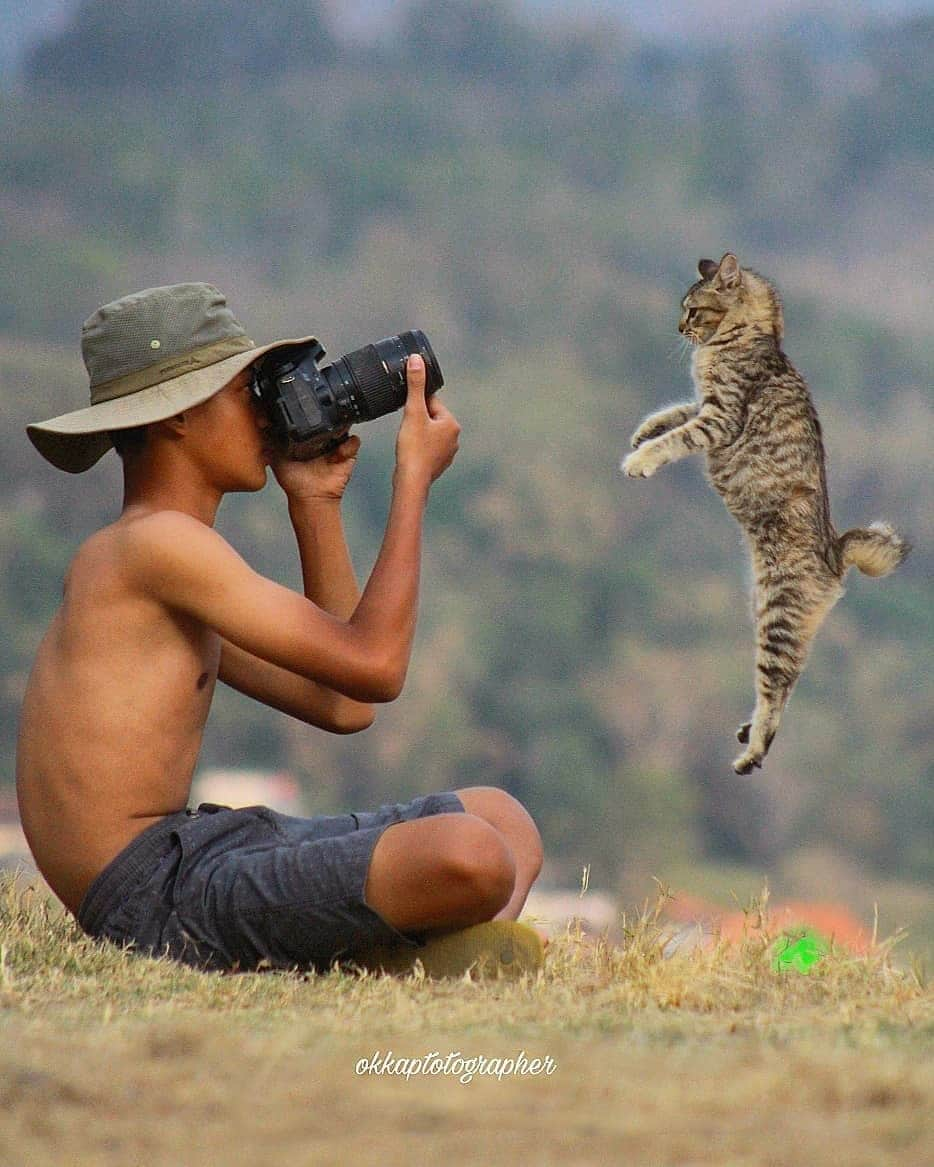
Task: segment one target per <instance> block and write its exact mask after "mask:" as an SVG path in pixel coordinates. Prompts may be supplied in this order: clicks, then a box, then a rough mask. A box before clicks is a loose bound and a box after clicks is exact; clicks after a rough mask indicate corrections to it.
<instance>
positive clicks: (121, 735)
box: [17, 283, 541, 972]
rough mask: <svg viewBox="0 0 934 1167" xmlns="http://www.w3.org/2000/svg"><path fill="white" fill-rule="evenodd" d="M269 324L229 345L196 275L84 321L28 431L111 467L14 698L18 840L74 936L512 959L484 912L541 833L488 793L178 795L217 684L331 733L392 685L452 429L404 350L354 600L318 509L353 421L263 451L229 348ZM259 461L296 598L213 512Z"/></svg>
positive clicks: (238, 949) (151, 943)
mask: <svg viewBox="0 0 934 1167" xmlns="http://www.w3.org/2000/svg"><path fill="white" fill-rule="evenodd" d="M303 339H304V340H310V339H311V338H307V337H306V338H303ZM294 343H296V342H295V341H294V340H293V341H280V342H277V343H276V344H271V345H265V346H256V345H254V343H253V342H252V341H251V340H249V339H248V338H247V336H246V334H245V333H244V330H243V328H242V327H241V325H240V324H239V323H238V322H237V320H236V319H235V318H234V316H233V315H232V313H231V312H230V310H229V308H228V307H227V304H226V300H225V298H224V297H223V296H222V295H221V294H220V292H218V291H217V289H216V288H214V287H212V286H211V285H208V284H195V283H192V284H175V285H172V286H169V287H163V288H151V289H147V290H146V291H143V292H139V293H137V294H135V295H131V296H127V297H124V298H123V299H121V300H117V301H114V302H113V303H111V304H107V305H105V306H104V307H102V308H101V309H99V310H98V312H96V313H95V314H94V315H93V316H92V317H91V318H90V319H89V320H88V321H87V322H86V323H85V325H84V329H83V332H82V352H83V356H84V361H85V365H86V366H87V369H88V373H89V375H90V383H91V405H90V407H89V408H87V409H82V410H78V411H76V412H74V413H69V414H65V415H63V416H62V417H58V418H55V419H53V420H51V421H48V422H44V423H42V424H36V425H31V426H29V427H28V433H29V436H30V438H31V440H32V442H33V444H34V445H35V446H36V448H37V449H38V450H39V452H40V453H41V454H42V455H43V456H44V457H45V458H47V459H48V460H49V461H50V462H52V463H53V464H54V465H55V466H57V467H59V468H60V469H63V470H67V471H71V472H73V473H77V472H80V471H83V470H86V469H88V468H89V467H90V466H92V465H93V464H94V463H95V462H96V461H97V460H98V459H99V458H100V457H101V456H102V454H103V453H104V452H105V451H106V450H107V449H109V448H110V446H111V445H113V446H116V448H117V450H118V452H119V454H120V456H121V458H122V461H123V470H124V484H125V485H124V499H123V509H122V512H121V514H120V517H119V518H118V519H117V520H116V522H114V523H112V524H111V525H110V526H108V527H105V528H104V529H103V530H101V531H99V532H97V533H96V534H94V535H92V536H91V537H90V538H89V539H88V540H87V541H86V542H85V543H84V544H83V546H82V547H81V548H80V549H79V550H78V552H77V554H76V556H75V558H74V560H73V562H72V564H71V566H70V568H69V571H68V574H67V577H66V580H65V589H64V599H63V602H62V606H61V608H60V609H59V611H58V612H57V614H56V615H55V617H54V619H53V621H52V624H51V626H50V628H49V630H48V632H47V634H46V636H45V638H44V640H43V641H42V644H41V646H40V648H39V650H38V653H37V656H36V661H35V665H34V668H33V671H32V675H31V678H30V681H29V685H28V689H27V692H26V697H25V700H24V704H23V711H22V723H21V729H20V739H19V749H18V760H17V792H18V797H19V805H20V813H21V817H22V823H23V829H24V831H25V833H26V837H27V839H28V841H29V845H30V847H31V849H32V852H33V855H34V857H35V860H36V863H37V865H38V867H39V870H40V871H41V872H42V874H43V875H44V876H45V878H46V880H47V881H48V883H49V885H50V886H51V888H52V890H53V891H54V892H55V893H56V894H57V895H58V896H59V897H60V898H61V900H62V901H63V902H64V904H65V905H66V906H67V907H68V908H69V909H70V910H71V911H72V912H73V913H74V914H75V915H76V917H77V919H78V922H79V923H80V925H81V926H82V928H83V929H84V930H85V931H86V932H88V933H89V934H91V935H93V936H103V937H107V938H109V939H111V940H113V941H116V942H117V943H132V944H133V945H134V946H135V947H136V948H137V949H138V950H140V951H142V952H148V953H154V954H160V953H165V954H168V955H169V956H171V957H174V958H175V959H178V960H181V961H184V962H186V963H189V964H193V965H197V966H201V967H206V968H215V969H230V968H240V969H249V968H256V967H257V966H261V967H274V968H287V967H296V966H298V967H303V968H306V967H316V968H327V967H328V966H329V965H330V964H331V963H332V962H334V961H342V962H343V961H354V960H356V961H357V962H358V963H366V962H367V959H368V956H367V954H369V953H372V952H378V953H381V954H382V957H381V963H382V964H383V966H384V967H386V966H387V965H390V964H391V963H392V961H393V960H394V959H395V960H396V961H397V967H398V958H399V957H401V959H402V966H403V967H404V966H405V964H406V962H408V964H411V963H412V961H413V960H414V958H415V957H416V956H419V957H424V958H425V963H426V967H429V966H430V959H429V958H430V956H431V952H432V945H435V946H436V948H437V946H438V945H439V944H440V945H442V946H446V947H444V953H446V955H445V956H444V958H443V959H444V960H445V961H447V964H446V965H445V968H446V970H448V971H454V972H457V971H460V967H461V966H462V967H463V968H466V967H468V966H469V964H470V963H471V961H472V960H474V959H475V958H476V957H477V956H481V955H482V956H485V957H491V956H492V958H493V960H495V959H496V956H497V952H499V953H500V955H503V954H504V953H507V952H508V955H505V956H504V959H509V957H512V958H514V961H515V960H518V962H519V964H524V966H525V967H535V965H536V964H537V963H539V962H540V958H541V949H540V944H539V942H538V938H537V936H535V934H534V933H533V932H532V930H531V929H528V928H525V927H524V926H523V925H519V924H514V923H506V922H507V921H514V920H515V919H516V917H517V916H518V914H519V912H520V910H521V908H522V906H523V904H524V902H525V898H526V895H527V893H528V891H529V888H530V886H531V884H532V882H533V881H534V879H535V878H536V876H537V874H538V871H539V867H540V865H541V841H540V839H539V836H538V832H537V830H536V828H535V825H534V823H533V822H532V819H531V818H530V816H529V815H528V813H527V812H526V811H525V809H524V808H523V807H522V806H521V805H520V804H519V803H518V802H517V801H516V800H515V799H513V798H512V797H510V796H509V795H508V794H506V793H505V792H503V791H501V790H497V789H494V788H490V787H482V786H478V787H471V788H469V789H465V790H458V791H456V792H448V793H442V794H434V795H429V796H426V797H421V798H416V799H415V800H414V801H412V802H408V803H402V804H398V805H394V806H384V807H382V808H380V809H379V810H377V811H374V812H368V813H360V814H347V815H336V816H319V817H315V818H308V819H304V818H294V817H290V816H286V815H281V814H278V813H276V812H274V811H272V810H270V809H268V808H266V807H250V808H245V809H239V810H231V809H230V808H227V807H217V806H213V805H211V804H203V805H202V806H201V807H199V808H198V809H197V810H189V809H187V808H186V803H187V800H188V795H189V791H190V787H191V781H192V776H193V774H194V770H195V766H196V763H197V760H198V752H199V749H200V746H201V738H202V732H203V729H204V724H205V721H206V719H207V715H208V710H209V708H210V704H211V698H212V695H213V692H214V685H215V682H216V681H217V679H218V678H220V680H221V681H223V682H225V683H226V684H228V685H232V686H233V687H234V688H236V689H239V690H240V691H241V692H243V693H246V694H248V695H249V696H251V697H254V698H256V699H257V700H258V701H262V702H264V703H265V704H267V705H270V706H272V707H273V708H275V709H279V710H282V711H284V712H286V713H288V714H291V715H292V716H293V717H297V718H299V719H301V720H302V721H305V722H307V723H308V724H309V725H313V726H318V727H319V728H321V729H324V730H329V731H331V732H333V733H354V732H357V731H358V730H362V729H365V728H366V727H367V726H368V725H370V723H371V722H372V720H373V716H374V709H373V706H374V704H378V703H383V702H388V701H392V700H394V699H395V698H396V697H397V696H398V695H399V693H400V691H401V689H402V686H403V683H404V680H405V675H406V670H407V667H408V663H409V656H410V653H411V648H412V638H413V633H414V629H415V620H416V611H417V606H418V583H419V561H420V551H421V538H422V520H423V515H424V511H425V506H426V502H427V497H428V491H429V487H430V485H431V483H432V482H433V481H434V480H435V479H436V478H437V477H438V476H439V475H440V474H442V473H443V472H444V470H445V469H446V468H447V467H448V466H449V465H450V463H451V461H452V460H453V458H454V455H455V453H456V450H457V441H458V432H459V427H458V424H457V422H456V420H455V419H454V417H453V416H452V414H451V413H450V412H449V411H448V410H447V409H446V408H445V406H444V405H443V404H442V403H441V402H440V401H438V400H437V399H436V398H434V397H429V398H428V399H427V400H426V397H425V369H424V363H423V362H422V360H421V358H419V357H413V358H411V359H410V360H409V362H408V365H407V368H406V377H407V382H408V386H409V392H408V398H407V402H406V405H405V408H404V412H403V416H402V422H401V425H400V428H399V435H398V440H397V444H396V466H395V473H394V477H393V493H392V503H391V508H390V512H389V518H388V521H387V525H386V532H385V536H384V538H383V542H382V547H381V549H380V552H379V555H378V557H377V560H376V563H375V565H374V567H373V570H372V573H371V575H370V577H369V580H368V581H367V583H366V586H365V588H364V589H363V592H362V594H361V593H360V591H359V589H358V587H357V584H356V581H355V579H354V574H353V569H352V567H351V563H350V557H349V554H348V551H347V545H346V542H345V539H344V533H343V528H342V522H341V516H340V502H341V497H342V495H343V492H344V488H345V486H346V485H347V482H348V480H349V478H350V475H351V472H352V470H353V466H354V462H355V459H356V456H357V452H358V449H359V445H360V440H359V438H358V437H356V436H353V437H349V438H347V440H346V441H344V442H343V444H342V445H341V446H340V447H339V448H338V449H337V450H336V451H335V452H334V453H332V454H330V455H328V456H326V457H324V458H317V459H314V460H312V461H309V462H296V461H288V460H286V459H283V458H282V457H280V456H279V455H277V453H276V451H275V450H274V449H273V448H272V447H271V446H270V444H269V443H268V440H267V438H266V435H265V431H266V428H267V424H268V423H267V421H266V419H265V417H264V416H263V414H262V412H261V411H260V410H259V409H258V408H257V406H256V404H255V398H254V395H253V392H252V389H251V381H252V375H251V366H252V364H253V362H254V361H255V360H256V359H257V358H258V357H260V356H261V355H263V354H264V353H266V352H268V351H270V350H272V349H275V348H277V347H278V346H279V345H286V344H294ZM267 464H268V465H269V466H271V468H272V469H273V472H274V474H275V477H276V479H277V480H278V482H279V484H280V486H281V487H282V489H283V490H284V492H285V494H286V497H287V499H288V512H289V517H290V520H291V523H292V526H293V528H294V531H295V537H296V540H297V542H298V551H299V556H300V559H301V566H302V575H303V581H304V591H305V594H304V595H303V596H302V595H299V594H297V593H296V592H293V591H291V590H289V589H288V588H285V587H282V586H280V585H279V584H277V583H274V582H273V581H272V580H269V579H265V578H264V577H262V576H260V575H258V574H257V573H256V572H254V571H253V570H252V569H251V568H250V567H249V566H248V564H247V563H246V562H245V561H244V560H243V559H242V558H241V557H240V556H239V555H238V554H237V553H236V552H235V551H234V550H233V549H232V548H231V547H230V546H229V544H228V543H226V542H225V541H224V540H223V539H222V538H221V537H220V535H218V534H217V532H216V531H215V530H214V528H213V524H214V519H215V515H216V512H217V508H218V506H219V504H220V501H221V499H222V497H223V496H224V494H225V493H227V492H228V491H257V490H260V489H262V487H263V486H264V485H265V483H266V477H267ZM493 920H495V921H501V923H499V924H493V925H485V926H484V927H476V926H477V925H479V924H481V923H482V922H484V921H493ZM439 937H440V939H439ZM497 946H498V947H497ZM387 954H388V956H387ZM452 954H453V955H452ZM383 958H386V959H385V960H383ZM452 959H453V961H454V966H453V967H452V966H451V960H452ZM429 971H431V970H430V967H429Z"/></svg>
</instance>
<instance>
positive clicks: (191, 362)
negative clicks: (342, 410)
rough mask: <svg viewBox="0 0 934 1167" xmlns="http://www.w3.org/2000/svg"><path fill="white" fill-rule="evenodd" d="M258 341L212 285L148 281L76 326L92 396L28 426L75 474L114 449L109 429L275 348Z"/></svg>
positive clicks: (206, 392)
mask: <svg viewBox="0 0 934 1167" xmlns="http://www.w3.org/2000/svg"><path fill="white" fill-rule="evenodd" d="M312 341H314V337H311V336H305V337H297V338H295V339H293V340H278V341H274V342H273V343H272V344H267V345H255V344H254V343H253V341H252V340H250V339H249V337H248V336H247V335H246V333H245V332H244V330H243V327H242V326H241V324H240V323H239V321H238V320H237V319H236V317H235V316H234V315H233V313H232V312H231V311H230V309H229V308H228V307H227V300H226V298H225V297H224V296H223V295H222V294H221V293H220V292H219V291H218V290H217V288H215V287H214V286H213V285H212V284H198V283H192V284H170V285H169V286H167V287H162V288H147V289H146V290H145V291H142V292H134V293H133V294H132V295H130V296H124V297H122V299H119V300H114V301H112V302H111V303H110V304H105V305H104V306H103V307H102V308H99V309H98V310H97V311H96V312H95V313H94V315H93V316H91V317H89V318H88V319H87V320H86V321H85V322H84V326H83V327H82V329H81V354H82V356H83V357H84V364H85V367H86V368H87V371H88V375H89V376H90V379H91V404H90V406H89V407H88V408H87V409H78V410H75V411H74V412H73V413H64V414H62V415H61V417H53V418H52V419H51V420H50V421H43V422H36V423H34V424H33V425H29V426H27V427H26V432H27V434H28V435H29V438H30V441H31V442H32V444H33V445H34V446H35V447H36V449H37V450H38V451H39V453H40V454H41V455H42V456H43V458H45V459H47V460H48V461H49V462H51V463H52V465H53V466H57V467H58V468H59V469H60V470H67V471H69V473H71V474H80V473H81V471H82V470H87V469H89V468H90V467H91V466H93V465H94V463H95V462H96V461H97V460H98V459H99V458H100V457H101V456H102V455H103V454H104V453H106V451H107V450H109V449H110V447H111V445H112V444H113V443H112V442H111V440H110V438H109V436H108V434H109V431H111V430H121V429H130V428H132V427H134V426H139V425H147V424H148V423H149V422H155V421H164V420H165V419H166V418H168V417H174V416H175V414H177V413H181V412H182V411H183V410H185V409H191V408H192V407H193V406H195V405H200V404H201V402H203V401H207V399H208V398H209V397H213V396H214V394H215V393H217V392H218V390H220V389H223V388H224V386H225V385H226V384H227V383H228V382H229V381H230V380H232V379H233V378H234V377H236V375H237V374H238V373H239V372H241V370H243V369H245V368H246V367H247V366H248V365H251V364H252V363H253V362H254V361H255V360H257V358H259V357H261V356H262V355H263V354H264V353H267V352H269V351H270V350H271V349H275V348H279V347H282V346H285V345H291V344H307V343H310V342H312Z"/></svg>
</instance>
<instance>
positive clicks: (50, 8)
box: [0, 0, 934, 68]
mask: <svg viewBox="0 0 934 1167" xmlns="http://www.w3.org/2000/svg"><path fill="white" fill-rule="evenodd" d="M322 2H323V3H324V5H325V7H327V8H329V9H330V10H331V11H332V13H338V14H339V15H340V19H341V20H342V21H343V22H345V24H346V25H348V26H350V27H352V28H353V29H355V30H359V31H361V32H364V33H365V32H366V31H367V30H368V31H369V32H370V35H374V34H375V35H379V31H380V30H382V29H384V28H385V27H386V22H387V20H391V18H392V13H393V10H396V11H398V9H399V8H401V7H402V5H400V4H399V3H396V2H394V0H322ZM518 2H519V3H520V4H521V5H522V6H523V7H524V8H526V9H528V10H529V11H540V12H548V11H551V12H562V11H564V12H566V13H570V14H572V15H575V14H579V13H582V12H587V11H588V10H589V11H592V12H607V11H609V12H613V13H615V14H617V15H618V16H619V17H621V18H622V20H623V21H624V22H625V23H626V24H629V25H631V26H632V27H634V28H635V29H636V30H637V31H639V32H642V33H644V34H646V35H648V36H650V37H653V38H659V39H662V40H666V41H675V42H682V43H683V42H686V41H691V40H704V41H710V40H718V39H742V38H743V37H745V36H748V35H750V34H751V33H754V32H755V29H756V27H761V25H762V22H763V20H766V21H768V20H769V19H775V20H780V21H782V20H787V19H789V18H791V19H797V18H800V17H802V16H814V15H816V16H818V17H826V18H831V19H833V20H835V21H848V22H850V21H851V22H853V23H854V24H855V23H862V22H863V21H864V20H865V19H867V18H871V17H873V16H880V15H881V16H902V15H905V14H906V13H911V12H931V11H934V0H858V2H857V0H753V2H750V0H669V2H668V3H664V2H662V0H575V2H573V3H568V2H567V0H518ZM79 3H80V0H0V67H3V68H9V67H10V66H11V65H12V64H13V62H14V61H15V60H16V59H17V58H18V57H19V55H20V54H21V52H22V50H23V49H24V47H26V46H27V45H28V44H29V43H30V42H32V41H35V40H36V39H38V38H41V36H42V35H43V34H44V33H46V32H51V31H54V30H56V29H59V28H61V27H62V24H63V22H64V21H65V20H66V19H67V16H68V13H69V12H70V11H72V10H73V9H74V8H76V7H77V6H78V4H79Z"/></svg>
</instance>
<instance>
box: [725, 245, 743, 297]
mask: <svg viewBox="0 0 934 1167" xmlns="http://www.w3.org/2000/svg"><path fill="white" fill-rule="evenodd" d="M742 282H743V277H742V273H741V272H740V270H739V260H738V259H737V258H736V256H735V255H734V254H733V252H732V251H728V252H727V253H726V255H725V256H724V257H723V259H721V260H720V285H721V287H724V288H738V287H739V285H740V284H741V283H742Z"/></svg>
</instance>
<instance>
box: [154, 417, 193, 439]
mask: <svg viewBox="0 0 934 1167" xmlns="http://www.w3.org/2000/svg"><path fill="white" fill-rule="evenodd" d="M153 428H154V429H160V428H161V429H162V432H163V433H164V434H165V435H166V437H173V438H178V437H181V436H182V434H183V433H184V432H185V428H186V419H185V414H184V412H182V413H176V414H175V416H174V417H167V418H165V420H164V421H157V422H153Z"/></svg>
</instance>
